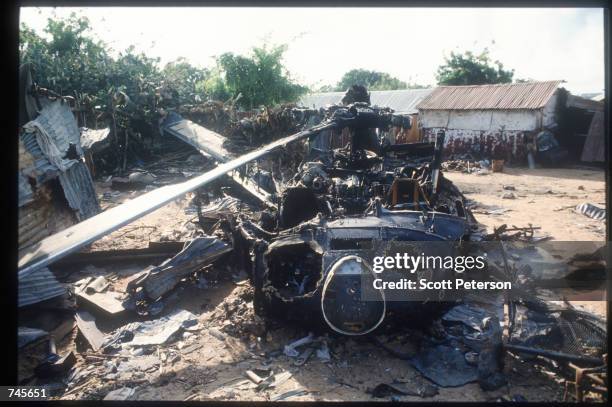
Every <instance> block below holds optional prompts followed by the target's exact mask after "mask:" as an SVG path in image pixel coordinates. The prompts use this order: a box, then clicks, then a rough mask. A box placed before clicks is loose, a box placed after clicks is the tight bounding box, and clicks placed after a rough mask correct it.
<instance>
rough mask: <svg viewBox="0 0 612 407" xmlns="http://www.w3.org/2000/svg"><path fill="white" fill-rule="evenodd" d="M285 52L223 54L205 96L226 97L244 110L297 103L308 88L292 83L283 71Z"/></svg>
mask: <svg viewBox="0 0 612 407" xmlns="http://www.w3.org/2000/svg"><path fill="white" fill-rule="evenodd" d="M286 50H287V46H286V45H278V46H272V47H268V46H267V45H264V46H262V47H254V48H253V49H252V52H251V55H249V56H244V55H235V54H233V53H231V52H228V53H225V54H222V55H221V56H219V57H218V58H217V69H218V75H217V76H215V77H214V78H213V79H211V80H210V81H208V82H207V91H208V93H209V94H215V93H216V94H224V95H229V96H230V97H231V98H233V99H236V100H237V102H236V104H237V105H238V106H241V107H243V108H246V109H253V108H256V107H259V106H262V105H265V106H270V105H278V104H280V103H286V102H294V101H296V100H298V99H299V97H300V96H301V95H303V94H304V93H306V91H307V90H308V88H306V87H305V86H302V85H300V84H298V83H296V82H294V81H293V80H292V79H291V77H290V75H289V73H288V71H287V69H286V68H285V67H284V65H283V54H284V53H285V51H286ZM238 96H240V97H239V98H238Z"/></svg>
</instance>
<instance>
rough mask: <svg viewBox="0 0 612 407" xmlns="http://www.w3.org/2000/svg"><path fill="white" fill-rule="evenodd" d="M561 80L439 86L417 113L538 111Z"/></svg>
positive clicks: (422, 102) (420, 104)
mask: <svg viewBox="0 0 612 407" xmlns="http://www.w3.org/2000/svg"><path fill="white" fill-rule="evenodd" d="M559 84H561V81H546V82H527V83H511V84H498V85H473V86H439V87H437V88H436V89H434V91H433V92H431V93H430V94H429V95H428V96H427V97H425V99H423V101H421V103H419V104H418V105H417V106H416V108H417V109H419V110H490V109H493V110H495V109H540V108H542V107H544V106H545V105H546V103H548V101H549V100H550V98H551V97H552V96H553V95H554V93H555V91H556V90H557V88H558V87H559Z"/></svg>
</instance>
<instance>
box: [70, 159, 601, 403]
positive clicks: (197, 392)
mask: <svg viewBox="0 0 612 407" xmlns="http://www.w3.org/2000/svg"><path fill="white" fill-rule="evenodd" d="M445 175H446V176H447V177H448V178H449V179H451V180H452V181H453V182H455V183H456V184H457V185H458V186H459V187H460V188H461V189H462V190H463V192H464V193H465V194H466V197H468V198H469V199H470V200H472V201H473V203H474V204H476V207H475V209H474V212H475V213H474V214H475V216H476V218H477V219H478V221H480V222H481V223H482V224H484V225H485V226H486V227H487V228H488V229H492V228H493V227H494V226H499V225H501V224H503V223H507V224H509V225H516V226H527V224H528V223H532V224H533V225H534V226H541V227H542V229H541V230H540V231H539V233H541V234H542V235H550V236H551V237H552V238H553V239H556V240H596V241H601V240H603V239H604V236H605V235H604V228H603V223H602V222H598V221H594V220H591V219H590V218H587V217H585V216H583V215H580V214H575V213H573V211H572V210H571V209H569V208H570V207H574V206H575V205H576V204H578V203H581V202H585V201H586V202H592V203H595V204H603V203H604V202H605V183H604V173H603V172H602V171H593V170H584V169H555V170H544V169H539V170H527V169H511V168H510V169H506V170H505V172H504V173H495V174H490V175H483V176H479V175H475V174H463V173H456V172H446V173H445ZM504 185H512V186H514V187H515V191H514V192H515V194H516V195H517V197H516V199H502V198H501V197H500V196H501V194H502V191H503V186H504ZM580 187H582V188H580ZM97 188H98V192H99V194H100V197H102V195H103V193H104V192H107V193H108V192H112V190H111V189H110V188H109V186H108V185H103V184H100V183H98V185H97ZM144 192H145V191H144V190H143V191H138V192H133V193H132V192H122V193H120V194H115V196H113V197H112V199H111V200H110V201H105V200H102V203H103V206H109V205H117V204H119V203H121V202H123V201H124V200H126V199H131V198H133V197H135V196H137V195H139V194H141V193H144ZM107 197H108V194H107ZM191 199H192V196H187V197H185V198H181V199H178V200H176V201H175V202H173V203H171V204H169V205H167V206H165V207H163V208H161V209H159V210H157V211H155V212H153V213H151V214H150V215H148V216H145V217H144V218H142V219H140V220H138V221H136V222H134V223H132V224H130V225H128V226H125V227H124V228H122V229H120V230H118V231H116V232H114V233H113V234H111V235H109V236H107V237H105V238H103V239H101V240H99V241H98V242H96V243H95V244H94V245H93V246H92V249H94V250H107V249H111V248H136V247H146V246H147V245H148V242H149V241H159V240H187V239H189V238H190V237H191V236H192V235H193V234H194V233H195V231H196V230H197V226H196V225H195V224H194V223H193V221H195V220H197V218H196V214H195V212H194V208H193V205H192V202H191ZM500 207H503V208H508V209H510V210H509V211H507V212H505V213H502V214H498V215H492V214H485V213H482V212H486V211H487V209H488V210H491V209H498V208H500ZM558 208H563V209H560V210H557V209H558ZM479 212H481V213H479ZM145 266H146V265H141V266H140V267H145ZM137 270H138V267H136V268H135V269H134V271H137ZM107 271H108V272H111V271H112V272H114V273H117V272H118V271H120V270H117V269H116V268H114V269H113V270H107ZM119 274H121V273H119ZM247 284H248V283H247ZM248 290H249V289H248V286H247V285H246V284H245V283H233V282H227V281H226V282H219V283H212V284H211V286H210V287H208V288H198V287H196V286H195V285H194V284H191V285H189V284H187V285H185V286H183V287H180V288H179V289H178V290H177V295H174V296H173V300H171V301H169V302H168V303H167V304H166V307H168V308H183V309H187V310H189V311H191V312H193V313H195V314H196V315H198V316H199V317H198V320H199V325H198V327H197V329H196V330H194V331H191V332H189V333H188V334H183V336H182V337H180V338H179V339H178V340H176V341H174V342H171V343H169V344H166V345H162V346H159V348H158V349H155V350H154V352H153V353H152V355H153V356H154V357H155V358H156V359H155V360H156V361H157V362H156V364H154V365H153V367H152V369H150V370H148V371H146V372H144V373H142V372H140V373H139V375H137V376H134V377H129V378H126V377H124V378H111V376H108V374H109V369H108V366H109V365H108V363H109V362H108V361H110V363H111V364H114V365H115V366H117V365H120V364H121V363H124V362H122V361H121V360H120V358H113V357H112V356H99V355H98V356H93V358H94V362H92V361H91V358H90V361H88V362H86V361H85V359H84V357H85V355H87V354H91V351H84V352H82V353H80V354H79V356H78V360H79V361H78V364H77V366H78V368H79V369H82V370H83V371H84V372H86V375H85V377H84V379H83V380H82V381H81V382H79V383H78V384H75V385H74V386H72V387H70V388H69V389H68V391H67V392H66V393H64V395H63V396H61V398H62V399H84V398H85V399H87V398H91V399H100V398H103V397H104V396H105V394H107V393H108V392H109V391H111V390H113V389H117V388H121V387H124V386H128V387H132V388H135V389H136V392H135V395H134V397H135V398H136V399H139V400H185V399H194V400H206V399H217V400H276V399H277V398H278V397H280V396H281V395H283V394H285V393H286V392H289V391H291V390H302V391H303V393H302V394H299V395H294V396H291V397H289V398H287V400H289V401H300V400H335V401H339V400H351V401H390V400H391V397H386V398H382V399H375V398H373V397H372V395H371V394H369V392H368V391H369V390H370V389H372V388H374V387H375V386H376V385H378V384H379V383H383V382H384V383H391V382H399V383H404V384H405V385H406V386H408V387H417V386H419V384H420V383H423V381H424V380H425V379H424V378H423V377H422V376H421V375H420V374H419V373H418V372H417V371H416V370H415V369H414V368H413V367H412V366H411V365H410V363H409V362H408V361H405V360H400V359H398V358H396V357H394V356H391V355H390V354H389V353H387V352H386V351H385V350H383V349H380V348H379V347H378V346H377V345H375V344H374V343H372V342H371V341H370V340H367V339H362V338H360V339H356V340H355V339H350V338H346V337H332V336H330V337H328V344H329V348H330V352H331V360H329V361H324V360H321V359H319V358H317V357H316V356H315V355H313V356H312V357H311V358H310V359H309V360H308V361H307V362H306V363H305V364H304V365H303V366H296V365H295V364H294V359H291V358H289V357H287V356H285V355H284V354H283V353H282V348H283V346H284V345H286V344H287V343H290V342H292V341H294V340H296V339H299V338H301V337H304V336H305V335H307V334H308V332H307V331H304V330H303V329H301V328H299V327H291V326H283V325H280V324H278V323H274V322H273V321H272V322H270V323H268V326H267V327H266V326H265V324H264V322H263V321H261V320H259V319H257V318H256V317H255V316H254V314H253V309H252V302H250V301H248V296H249V294H248ZM245 298H246V299H247V301H245V300H244V299H245ZM583 305H585V306H586V307H588V308H590V309H594V310H596V311H598V312H602V310H603V309H604V308H603V307H602V306H601V304H597V303H595V304H593V303H592V302H585V303H584V304H583ZM253 321H254V322H253ZM125 322H129V321H124V322H123V323H125ZM111 325H113V324H111ZM114 325H115V326H116V324H114ZM99 327H100V329H101V330H103V331H104V332H109V331H110V329H111V328H105V327H104V325H103V324H102V326H99ZM219 333H220V334H219ZM413 334H414V335H417V336H418V332H411V331H408V332H405V333H402V334H401V337H400V338H394V340H396V342H397V343H399V344H400V346H401V348H402V350H403V351H405V352H415V351H416V343H417V342H418V341H414V340H413V339H412V337H411V335H413ZM75 335H76V330H75V331H73V332H72V334H71V335H69V336H68V337H67V338H66V339H65V340H64V341H63V342H62V343H60V344H59V350H60V351H63V350H67V349H71V348H72V347H73V346H74V345H73V344H74V340H75ZM389 339H391V338H389ZM185 349H189V350H190V352H185V351H184V350H185ZM161 355H166V356H163V357H162V356H161ZM167 355H179V357H178V358H170V357H167ZM96 357H98V358H100V360H99V362H95V358H96ZM139 357H144V356H139ZM162 359H165V360H167V361H166V362H162V361H161V360H162ZM168 360H172V361H171V362H169V361H168ZM258 368H263V369H267V368H271V369H272V370H273V371H277V372H278V371H287V372H290V373H291V377H290V378H289V379H288V380H287V381H286V382H284V383H282V384H281V385H279V386H278V387H276V388H269V389H267V390H262V391H257V390H256V389H255V387H256V385H255V384H253V383H252V382H251V381H249V380H248V379H247V378H246V376H245V371H246V370H249V369H250V370H252V369H258ZM505 374H506V376H507V379H508V385H507V386H504V387H502V388H500V389H499V390H496V391H492V392H487V391H483V390H482V389H481V388H480V386H479V385H478V384H477V383H471V384H468V385H465V386H461V387H457V388H439V394H437V395H436V396H434V397H432V398H427V399H421V398H420V397H416V396H400V397H398V398H397V399H398V400H405V401H422V400H425V401H493V400H496V399H498V398H499V397H502V396H503V397H505V398H507V399H510V398H512V397H513V396H516V395H520V396H522V397H524V398H525V399H526V400H528V401H552V400H556V401H559V400H562V399H563V392H564V386H563V382H562V380H561V379H560V378H559V377H558V376H556V375H555V374H553V373H551V372H549V371H548V369H547V368H545V367H542V366H536V365H534V363H532V362H522V361H520V360H517V359H514V358H512V357H511V356H510V355H507V357H506V366H505Z"/></svg>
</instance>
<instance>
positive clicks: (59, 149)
mask: <svg viewBox="0 0 612 407" xmlns="http://www.w3.org/2000/svg"><path fill="white" fill-rule="evenodd" d="M23 129H24V130H25V131H26V132H34V133H36V141H37V142H38V145H39V146H40V149H41V150H42V151H43V153H44V154H45V156H46V157H47V159H48V160H49V162H51V163H52V164H53V165H55V166H56V167H57V168H59V169H60V170H66V169H67V168H69V167H70V166H71V165H73V164H74V163H75V160H74V159H73V158H66V154H67V153H68V151H69V150H70V149H71V148H74V153H76V155H78V156H79V157H80V156H82V155H83V150H82V149H81V142H80V137H81V136H80V133H79V128H78V127H77V123H76V120H75V119H74V116H73V114H72V111H71V110H70V107H69V106H68V105H67V104H66V103H64V102H62V101H61V100H57V101H55V102H53V103H51V104H49V105H48V106H46V107H45V108H44V109H42V110H41V112H40V115H39V116H38V117H37V118H36V119H34V120H32V121H31V122H28V123H26V124H25V125H24V126H23ZM71 146H73V147H71Z"/></svg>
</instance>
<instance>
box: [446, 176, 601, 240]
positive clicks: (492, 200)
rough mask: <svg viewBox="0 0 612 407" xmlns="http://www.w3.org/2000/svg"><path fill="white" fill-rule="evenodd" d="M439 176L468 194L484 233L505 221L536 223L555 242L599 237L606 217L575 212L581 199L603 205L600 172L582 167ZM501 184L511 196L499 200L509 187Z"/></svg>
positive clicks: (513, 223)
mask: <svg viewBox="0 0 612 407" xmlns="http://www.w3.org/2000/svg"><path fill="white" fill-rule="evenodd" d="M444 175H445V176H446V177H447V178H448V179H450V180H451V181H453V182H454V183H455V184H456V185H457V186H458V187H459V188H460V189H461V190H462V191H463V193H464V194H465V196H466V197H467V198H469V199H470V200H472V201H474V203H476V204H477V207H476V208H475V209H473V213H474V216H475V217H476V219H477V220H478V221H479V222H480V223H482V224H484V225H485V226H486V227H487V229H488V232H489V233H491V232H493V227H496V226H500V225H502V224H504V223H506V224H508V225H509V226H510V225H515V226H518V227H524V226H528V225H529V224H530V223H531V224H532V225H533V226H539V227H541V228H542V229H541V231H540V232H541V233H542V234H547V235H550V236H551V237H552V238H553V239H554V240H559V241H604V240H605V222H601V221H597V220H593V219H591V218H589V217H586V216H584V215H582V214H577V213H575V212H574V210H573V208H575V207H576V205H578V204H580V203H583V202H590V203H592V204H595V205H598V206H600V207H605V204H606V201H605V199H606V186H605V173H604V171H600V170H587V169H568V168H555V169H534V170H530V169H526V168H505V169H504V172H502V173H491V174H489V175H476V174H467V173H460V172H450V171H447V172H445V173H444ZM504 186H513V187H514V188H515V190H514V191H511V192H514V194H515V195H516V198H515V199H504V198H502V194H503V193H504V192H510V191H506V190H504V189H503V187H504ZM490 208H491V209H497V208H505V209H509V211H507V212H503V213H500V214H498V215H492V214H487V213H486V212H487V209H490Z"/></svg>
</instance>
